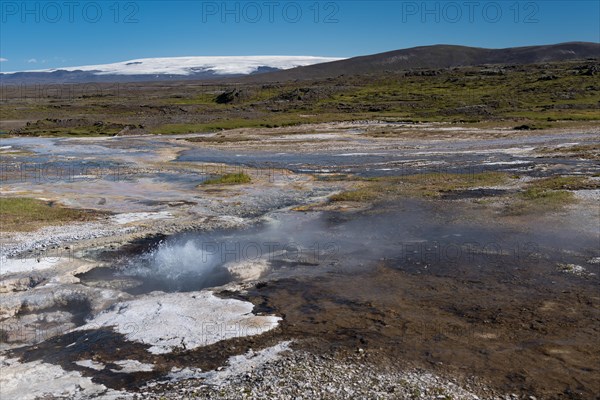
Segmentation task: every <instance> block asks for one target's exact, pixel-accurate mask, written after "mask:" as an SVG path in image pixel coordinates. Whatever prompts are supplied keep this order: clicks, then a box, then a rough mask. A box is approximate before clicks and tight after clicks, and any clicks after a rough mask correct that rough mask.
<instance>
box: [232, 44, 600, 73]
mask: <svg viewBox="0 0 600 400" xmlns="http://www.w3.org/2000/svg"><path fill="white" fill-rule="evenodd" d="M588 58H594V59H598V60H599V61H600V43H588V42H569V43H560V44H554V45H544V46H528V47H511V48H507V49H484V48H478V47H466V46H453V45H435V46H423V47H413V48H410V49H404V50H395V51H390V52H386V53H379V54H374V55H369V56H362V57H354V58H349V59H345V60H338V61H333V62H329V63H323V64H316V65H311V66H305V67H298V68H294V69H290V70H288V71H275V72H271V73H268V74H264V75H261V76H253V77H247V78H245V79H244V80H245V81H248V80H250V81H255V82H262V81H264V82H275V81H287V80H296V79H325V78H331V77H337V76H340V75H359V74H378V73H382V72H386V71H390V72H398V71H407V70H414V69H424V68H425V69H442V68H453V67H466V66H475V65H499V64H504V65H506V64H511V65H524V64H539V63H545V62H556V61H567V60H576V59H588Z"/></svg>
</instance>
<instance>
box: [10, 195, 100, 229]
mask: <svg viewBox="0 0 600 400" xmlns="http://www.w3.org/2000/svg"><path fill="white" fill-rule="evenodd" d="M99 214H100V213H98V212H95V211H86V210H74V209H70V208H64V207H61V206H59V205H57V204H55V203H53V202H48V201H41V200H36V199H30V198H12V197H11V198H0V216H1V217H2V224H1V231H3V232H11V231H22V232H26V231H32V230H35V229H37V228H40V227H42V226H46V225H54V224H62V223H67V222H72V221H90V220H93V219H96V218H97V216H98V215H99Z"/></svg>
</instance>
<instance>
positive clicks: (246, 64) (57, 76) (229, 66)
mask: <svg viewBox="0 0 600 400" xmlns="http://www.w3.org/2000/svg"><path fill="white" fill-rule="evenodd" d="M336 60H340V58H334V57H312V56H232V57H169V58H142V59H137V60H130V61H123V62H118V63H113V64H101V65H86V66H79V67H64V68H54V69H44V70H34V71H22V72H3V73H0V83H3V84H9V83H12V84H14V83H88V82H137V81H164V80H182V79H185V80H190V79H193V80H203V79H215V78H224V77H239V76H244V75H251V74H259V73H265V72H272V71H279V70H285V69H290V68H294V67H299V66H306V65H312V64H317V63H324V62H328V61H336Z"/></svg>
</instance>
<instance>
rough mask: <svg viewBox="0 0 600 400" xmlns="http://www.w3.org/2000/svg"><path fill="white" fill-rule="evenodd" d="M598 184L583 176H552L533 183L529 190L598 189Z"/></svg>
mask: <svg viewBox="0 0 600 400" xmlns="http://www.w3.org/2000/svg"><path fill="white" fill-rule="evenodd" d="M599 188H600V183H599V182H597V181H592V180H590V179H588V178H587V177H585V176H552V177H549V178H542V179H538V180H536V181H534V182H533V183H532V184H531V189H530V190H582V189H599Z"/></svg>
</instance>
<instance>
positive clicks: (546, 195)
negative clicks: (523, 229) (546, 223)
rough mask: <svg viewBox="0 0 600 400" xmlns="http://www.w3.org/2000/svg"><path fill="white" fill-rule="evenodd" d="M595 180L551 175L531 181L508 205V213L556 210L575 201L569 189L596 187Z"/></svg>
mask: <svg viewBox="0 0 600 400" xmlns="http://www.w3.org/2000/svg"><path fill="white" fill-rule="evenodd" d="M598 187H600V185H598V183H597V182H593V181H590V180H588V179H587V178H586V177H582V176H552V177H549V178H542V179H537V180H535V181H533V182H531V183H530V184H529V185H528V186H527V187H526V188H525V190H524V191H523V192H521V193H520V194H519V195H518V196H517V198H516V201H515V202H514V203H512V204H511V205H510V206H508V209H507V211H508V213H509V214H526V213H532V212H548V211H557V210H560V209H562V208H563V207H564V206H566V205H569V204H572V203H574V202H575V201H576V199H575V196H574V194H573V193H572V192H570V191H569V190H580V189H592V188H598Z"/></svg>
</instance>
